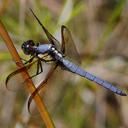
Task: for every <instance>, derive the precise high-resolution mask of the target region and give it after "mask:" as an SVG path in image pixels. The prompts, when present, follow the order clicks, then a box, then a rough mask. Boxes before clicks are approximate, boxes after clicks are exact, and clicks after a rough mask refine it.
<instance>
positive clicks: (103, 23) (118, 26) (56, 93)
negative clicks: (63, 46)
mask: <svg viewBox="0 0 128 128" xmlns="http://www.w3.org/2000/svg"><path fill="white" fill-rule="evenodd" d="M127 5H128V2H127V1H126V0H122V1H121V0H113V1H111V0H104V1H99V0H95V1H85V0H81V1H78V0H65V1H60V0H55V1H51V0H38V1H27V0H24V1H23V0H21V1H18V0H14V1H13V2H12V1H11V0H5V1H2V2H1V3H0V20H1V22H2V23H3V24H4V26H5V28H6V30H7V32H8V33H9V36H10V37H11V39H12V41H13V44H14V45H15V47H16V49H17V51H18V53H19V55H20V56H21V57H22V58H25V59H29V57H26V56H25V55H24V54H23V52H22V50H21V44H22V43H23V42H24V41H26V40H29V39H32V40H34V41H36V42H45V41H47V38H46V36H45V33H44V32H43V31H42V29H41V27H40V26H39V24H38V23H37V21H36V20H35V19H34V17H33V16H32V14H31V12H30V10H29V8H32V9H33V10H34V12H35V13H36V15H37V16H38V18H39V19H40V20H41V22H42V23H43V24H44V25H45V27H46V28H47V29H48V30H49V32H50V33H51V34H53V35H54V36H55V37H56V38H57V39H58V40H59V41H60V42H61V39H60V27H61V25H63V24H64V25H65V26H67V27H68V28H69V30H70V31H71V33H72V36H73V39H74V42H75V44H76V47H77V50H78V53H79V54H80V59H81V62H82V63H81V64H80V66H81V67H82V68H84V69H85V70H87V71H89V72H91V73H93V74H95V75H97V76H99V77H101V78H103V79H105V80H107V81H110V82H111V83H113V84H114V85H118V87H119V88H122V89H127V86H128V79H127V74H128V66H127V65H128V64H127V62H128V61H127V60H128V45H127V40H128V37H127V34H128V29H127V13H126V12H127V10H128V6H127ZM0 34H1V37H2V38H3V36H2V27H1V26H0ZM3 35H5V34H3ZM2 38H0V67H1V70H0V73H1V77H0V85H1V86H0V87H1V89H0V90H1V91H0V112H1V113H0V126H1V127H2V128H7V127H9V128H14V127H22V128H25V127H27V128H33V127H39V128H44V127H54V125H55V127H56V128H127V127H128V121H127V120H128V101H127V99H128V98H127V97H120V96H118V95H116V94H113V93H112V92H110V91H108V90H106V89H104V88H102V87H100V86H98V85H96V84H95V83H93V82H91V81H88V80H86V79H84V78H81V77H79V76H77V75H74V74H72V73H68V72H66V71H63V70H61V69H60V68H57V70H56V71H55V73H54V74H53V76H52V77H51V78H50V79H49V81H48V83H47V85H46V86H45V87H44V88H43V89H42V91H41V92H40V96H41V97H42V99H41V100H40V102H39V103H41V104H42V103H44V104H45V105H44V106H46V108H47V110H46V108H45V107H44V112H46V113H47V112H48V113H49V114H48V113H47V114H46V115H45V114H44V115H43V114H41V113H42V112H40V113H38V109H37V108H41V106H40V105H39V104H38V103H37V102H36V105H35V104H34V102H33V103H32V104H31V112H32V114H29V113H28V110H27V101H28V98H27V97H29V95H28V92H27V91H26V90H27V89H26V86H23V85H22V84H21V83H20V81H19V77H17V80H16V81H15V82H13V85H12V86H11V89H10V90H8V89H7V88H6V87H5V79H6V77H7V75H8V74H9V73H11V72H12V71H14V70H15V69H16V68H17V67H16V65H15V63H14V60H15V59H16V58H15V57H13V58H11V55H10V53H9V51H8V49H7V47H6V46H5V42H7V41H5V42H4V40H3V39H2ZM4 39H7V37H5V38H4ZM69 48H70V47H69ZM12 52H13V51H12ZM76 61H78V60H76ZM49 66H50V64H48V65H47V64H44V66H43V69H44V73H42V74H41V75H39V77H38V78H36V79H34V80H33V82H34V84H35V85H39V83H40V81H42V80H43V79H44V77H45V75H46V72H47V71H48V69H49ZM34 71H35V69H34V68H33V71H31V72H34ZM27 87H28V86H27ZM17 88H18V89H17ZM15 89H16V90H15ZM30 90H31V89H30ZM30 92H32V91H30ZM40 115H41V116H40ZM46 116H47V117H48V118H46ZM48 120H49V121H51V122H50V126H48V125H47V123H46V122H47V121H48Z"/></svg>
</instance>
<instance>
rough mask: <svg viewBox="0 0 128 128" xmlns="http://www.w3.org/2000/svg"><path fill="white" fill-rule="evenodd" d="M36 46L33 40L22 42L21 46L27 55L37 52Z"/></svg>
mask: <svg viewBox="0 0 128 128" xmlns="http://www.w3.org/2000/svg"><path fill="white" fill-rule="evenodd" d="M35 46H36V45H35V43H34V41H33V40H28V41H26V42H24V43H23V44H22V46H21V48H22V50H23V52H24V53H25V54H26V55H33V54H35Z"/></svg>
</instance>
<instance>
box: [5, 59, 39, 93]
mask: <svg viewBox="0 0 128 128" xmlns="http://www.w3.org/2000/svg"><path fill="white" fill-rule="evenodd" d="M36 65H37V60H36V61H33V62H31V63H29V64H27V65H25V66H24V67H22V68H20V69H17V70H15V71H13V72H12V73H10V74H9V75H8V76H7V78H6V81H5V85H6V88H7V89H9V90H13V91H16V89H17V88H18V87H19V85H20V84H24V83H25V81H26V80H24V79H22V77H21V75H20V73H21V72H23V71H24V70H27V71H28V72H29V71H31V69H32V68H35V67H36Z"/></svg>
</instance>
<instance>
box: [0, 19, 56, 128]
mask: <svg viewBox="0 0 128 128" xmlns="http://www.w3.org/2000/svg"><path fill="white" fill-rule="evenodd" d="M0 35H1V37H2V38H3V40H4V41H5V43H6V45H7V47H8V50H9V52H10V54H11V55H12V58H13V60H14V61H15V63H16V65H17V66H18V68H22V67H23V66H24V65H23V63H22V61H21V60H20V56H19V55H18V53H17V51H16V48H15V47H14V45H13V42H12V40H11V38H10V36H9V35H8V33H7V31H6V29H5V27H4V25H3V24H2V22H1V21H0ZM17 62H18V63H17ZM21 75H22V77H23V79H28V78H29V75H28V73H27V71H26V70H24V71H23V72H22V73H21ZM26 87H27V89H28V91H29V92H30V93H32V92H34V91H35V89H36V88H35V86H34V84H33V82H32V81H31V79H28V81H27V85H26ZM34 101H35V103H36V105H37V108H38V110H39V112H40V115H41V118H42V120H43V121H44V124H45V126H46V127H47V128H54V124H53V122H52V119H51V118H50V116H49V114H48V112H47V109H46V107H45V105H44V103H43V101H42V100H41V98H40V96H39V95H38V94H37V95H36V96H35V97H34Z"/></svg>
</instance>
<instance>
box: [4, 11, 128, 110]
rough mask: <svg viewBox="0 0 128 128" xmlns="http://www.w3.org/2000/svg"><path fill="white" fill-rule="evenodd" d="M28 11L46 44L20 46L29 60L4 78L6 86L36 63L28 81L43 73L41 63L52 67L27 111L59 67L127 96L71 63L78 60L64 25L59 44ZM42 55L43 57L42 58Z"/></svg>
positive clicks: (36, 91) (30, 42) (125, 94)
mask: <svg viewBox="0 0 128 128" xmlns="http://www.w3.org/2000/svg"><path fill="white" fill-rule="evenodd" d="M30 11H31V12H32V14H33V16H34V17H35V19H36V20H37V22H38V23H39V25H40V26H41V27H42V29H43V31H44V32H45V34H46V36H47V39H48V42H47V43H35V42H34V41H33V40H27V41H25V42H24V43H23V44H22V46H21V48H22V50H23V52H24V54H26V55H28V56H30V59H29V60H28V61H26V62H25V66H24V67H22V68H20V69H17V70H15V71H13V72H12V73H11V74H9V75H8V77H7V78H6V86H7V85H8V81H9V80H10V79H11V78H12V77H13V76H15V75H16V74H18V73H21V72H22V71H23V70H24V69H27V70H28V69H29V68H31V66H32V65H33V64H34V63H37V69H36V73H35V75H33V76H31V77H30V79H31V78H33V77H35V76H37V75H39V74H40V73H42V72H43V66H42V63H49V62H52V67H51V69H50V70H49V72H48V73H47V75H46V78H45V79H44V80H43V81H42V82H41V84H40V85H39V86H38V87H37V88H36V90H35V91H34V92H33V93H32V94H31V96H30V97H29V100H28V109H29V107H30V104H31V102H32V99H33V98H34V96H35V95H36V94H37V93H38V92H39V91H40V90H41V89H42V87H43V86H44V85H45V84H46V83H47V81H48V79H49V78H50V77H51V76H52V74H53V72H54V71H55V70H56V68H57V67H58V66H59V67H61V69H62V70H66V71H69V72H72V73H74V74H77V75H79V76H81V77H84V78H87V79H88V80H90V81H93V82H95V83H97V84H99V85H101V86H102V87H104V88H106V89H108V90H110V91H112V92H114V93H116V94H118V95H120V96H127V93H126V92H125V91H123V90H121V89H119V88H117V87H115V86H114V85H112V84H111V83H109V82H107V81H106V80H103V79H101V78H99V77H97V76H95V75H93V74H91V73H89V72H87V71H85V70H84V69H82V68H81V67H80V66H78V65H77V64H75V63H74V62H72V61H71V60H75V61H77V60H79V55H78V52H77V50H76V47H75V44H74V41H73V38H72V35H71V32H70V31H69V29H68V28H67V27H66V26H64V25H62V26H61V39H62V40H61V43H60V42H59V41H58V40H57V39H56V38H55V37H54V36H53V35H52V34H50V33H49V32H48V30H47V29H46V28H45V27H44V25H43V24H42V23H41V21H40V20H39V18H38V17H37V16H36V14H35V13H34V12H33V10H32V9H30ZM69 46H70V47H69ZM42 55H44V56H43V57H42ZM48 56H50V59H46V57H48ZM35 58H36V61H34V59H35ZM69 58H71V59H69Z"/></svg>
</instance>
